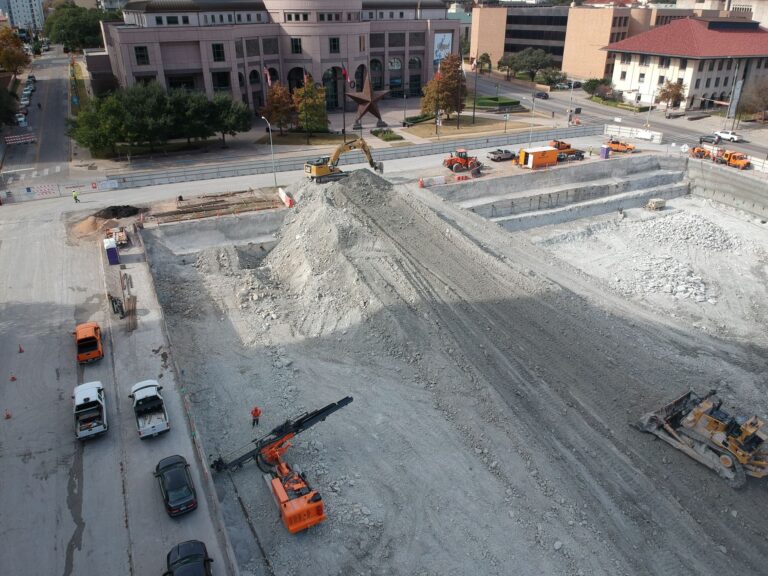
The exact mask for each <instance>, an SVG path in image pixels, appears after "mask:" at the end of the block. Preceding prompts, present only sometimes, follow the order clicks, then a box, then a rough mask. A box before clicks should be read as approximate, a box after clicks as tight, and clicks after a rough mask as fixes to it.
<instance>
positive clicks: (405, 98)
mask: <svg viewBox="0 0 768 576" xmlns="http://www.w3.org/2000/svg"><path fill="white" fill-rule="evenodd" d="M407 125H408V94H406V93H405V89H403V128H405V127H406V126H407Z"/></svg>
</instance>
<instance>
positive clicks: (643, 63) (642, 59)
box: [640, 54, 648, 66]
mask: <svg viewBox="0 0 768 576" xmlns="http://www.w3.org/2000/svg"><path fill="white" fill-rule="evenodd" d="M640 66H648V56H646V55H645V54H642V55H641V56H640Z"/></svg>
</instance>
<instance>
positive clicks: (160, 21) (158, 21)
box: [155, 16, 163, 26]
mask: <svg viewBox="0 0 768 576" xmlns="http://www.w3.org/2000/svg"><path fill="white" fill-rule="evenodd" d="M155 24H157V25H158V26H162V25H163V17H162V16H155Z"/></svg>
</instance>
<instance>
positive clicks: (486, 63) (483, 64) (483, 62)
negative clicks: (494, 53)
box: [477, 52, 493, 72]
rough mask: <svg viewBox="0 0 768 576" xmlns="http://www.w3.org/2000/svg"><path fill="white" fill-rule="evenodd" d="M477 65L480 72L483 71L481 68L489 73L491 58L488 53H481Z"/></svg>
mask: <svg viewBox="0 0 768 576" xmlns="http://www.w3.org/2000/svg"><path fill="white" fill-rule="evenodd" d="M477 65H478V66H480V72H482V71H483V68H488V72H490V71H491V69H492V68H493V66H491V56H490V54H488V52H483V53H482V54H480V56H478V58H477Z"/></svg>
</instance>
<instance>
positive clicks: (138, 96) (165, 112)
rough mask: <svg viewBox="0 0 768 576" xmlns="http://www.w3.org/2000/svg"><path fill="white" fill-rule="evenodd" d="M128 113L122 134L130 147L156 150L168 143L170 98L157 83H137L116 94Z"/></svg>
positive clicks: (126, 113)
mask: <svg viewBox="0 0 768 576" xmlns="http://www.w3.org/2000/svg"><path fill="white" fill-rule="evenodd" d="M117 97H118V98H119V100H120V102H121V104H122V107H123V109H124V111H125V116H124V118H123V126H122V131H123V134H124V137H125V139H126V141H127V142H129V143H130V144H148V145H149V149H150V150H154V148H155V146H156V145H157V144H160V143H163V142H166V141H167V140H168V136H169V134H170V129H171V127H172V125H173V117H172V115H171V113H170V110H169V107H168V95H167V94H166V93H165V90H164V89H163V87H162V86H160V85H159V84H158V83H157V82H150V83H148V84H135V85H133V86H131V87H129V88H126V89H125V90H121V91H120V92H117Z"/></svg>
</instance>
